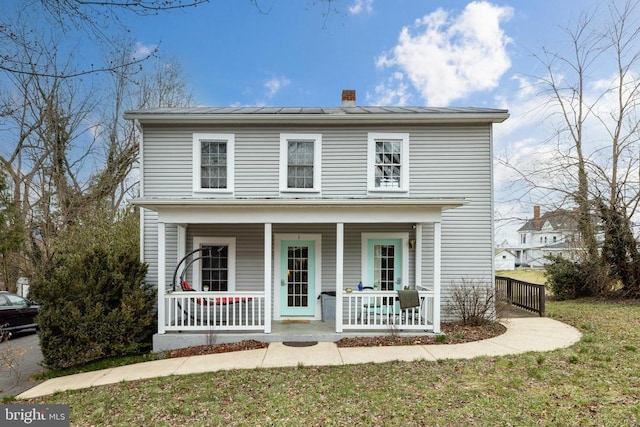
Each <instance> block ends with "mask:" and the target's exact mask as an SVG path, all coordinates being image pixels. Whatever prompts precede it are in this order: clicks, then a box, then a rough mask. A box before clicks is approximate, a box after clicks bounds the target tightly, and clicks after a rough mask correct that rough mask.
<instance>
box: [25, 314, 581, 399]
mask: <svg viewBox="0 0 640 427" xmlns="http://www.w3.org/2000/svg"><path fill="white" fill-rule="evenodd" d="M502 323H503V324H504V325H505V326H506V327H507V332H505V333H504V334H502V335H500V336H497V337H494V338H490V339H487V340H483V341H476V342H470V343H466V344H451V345H449V344H433V345H412V346H393V347H349V348H338V347H337V346H336V344H335V343H333V342H319V343H317V344H315V345H313V346H309V347H290V346H286V345H284V344H282V343H271V344H269V347H268V348H264V349H260V350H247V351H240V352H235V353H221V354H209V355H203V356H192V357H180V358H173V359H163V360H154V361H151V362H144V363H138V364H135V365H128V366H122V367H117V368H111V369H104V370H101V371H95V372H87V373H82V374H76V375H69V376H66V377H59V378H54V379H51V380H48V381H45V382H44V383H42V384H39V385H37V386H35V387H34V388H32V389H30V390H27V391H25V392H24V393H22V394H20V395H18V396H17V399H30V398H34V397H38V396H44V395H48V394H53V393H55V392H57V391H64V390H76V389H82V388H89V387H94V386H100V385H105V384H114V383H118V382H121V381H133V380H141V379H146V378H154V377H164V376H169V375H186V374H194V373H201V372H213V371H221V370H230V369H253V368H260V367H263V368H272V367H287V366H298V365H304V366H327V365H348V364H358V363H370V362H373V363H384V362H390V361H394V360H401V361H413V360H430V361H436V360H439V359H470V358H474V357H478V356H503V355H508V354H518V353H525V352H529V351H550V350H555V349H558V348H563V347H569V346H571V345H572V344H574V343H576V342H577V341H579V340H580V337H581V334H580V332H579V331H578V330H577V329H575V328H573V327H571V326H568V325H566V324H564V323H561V322H558V321H556V320H553V319H548V318H546V317H536V318H532V317H529V318H510V319H505V320H503V322H502Z"/></svg>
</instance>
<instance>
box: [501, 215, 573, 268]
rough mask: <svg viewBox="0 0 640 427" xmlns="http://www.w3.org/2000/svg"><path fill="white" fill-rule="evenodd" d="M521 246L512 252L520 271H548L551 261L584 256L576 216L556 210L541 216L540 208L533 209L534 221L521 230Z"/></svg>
mask: <svg viewBox="0 0 640 427" xmlns="http://www.w3.org/2000/svg"><path fill="white" fill-rule="evenodd" d="M517 232H518V237H519V244H518V245H516V246H514V247H513V248H510V250H511V251H512V252H513V253H514V254H515V257H516V260H515V263H516V267H525V268H544V266H545V264H547V263H548V262H549V260H548V259H547V257H549V256H560V257H563V258H567V259H576V258H577V257H578V255H579V254H580V253H581V249H580V248H579V247H578V246H577V242H578V241H579V232H578V223H577V221H576V219H575V213H574V212H572V211H568V210H563V209H559V210H555V211H551V212H545V213H544V214H542V215H540V206H534V207H533V218H532V219H530V220H528V221H527V222H526V223H525V224H524V225H523V226H522V227H520V228H519V229H518V231H517Z"/></svg>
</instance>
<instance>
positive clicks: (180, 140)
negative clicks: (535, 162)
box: [125, 91, 508, 349]
mask: <svg viewBox="0 0 640 427" xmlns="http://www.w3.org/2000/svg"><path fill="white" fill-rule="evenodd" d="M507 117H508V113H507V111H506V110H497V109H484V108H426V107H357V106H356V105H355V91H344V92H343V104H342V106H341V107H337V108H268V107H256V108H246V107H242V108H236V107H228V108H204V107H202V108H170V109H149V110H136V111H128V112H127V113H126V114H125V118H127V119H131V120H135V121H136V122H137V124H138V126H139V128H140V129H141V132H142V143H141V147H140V170H141V196H140V198H139V199H136V200H134V201H133V203H134V204H135V205H136V206H139V207H141V221H142V224H141V258H142V260H143V261H145V262H147V263H148V264H149V271H148V275H147V280H148V281H149V282H152V283H157V284H158V334H156V336H155V337H154V347H155V348H156V349H161V348H170V347H179V346H184V345H186V344H185V343H186V340H191V341H190V344H194V343H196V342H198V340H199V342H200V343H201V344H204V343H206V342H207V339H211V333H212V332H215V333H216V339H218V341H219V342H221V341H222V340H223V339H225V337H224V335H225V334H231V333H232V332H234V331H241V332H242V334H243V335H242V336H243V337H245V338H246V337H248V336H250V334H251V333H254V334H265V335H262V337H267V338H268V336H269V335H268V334H271V333H272V332H273V328H274V327H275V326H277V327H278V328H281V327H282V326H283V325H287V324H289V323H304V322H307V321H309V322H311V323H310V325H313V324H314V323H313V321H318V320H320V319H321V318H322V311H323V310H322V307H321V302H322V301H325V296H326V302H327V304H328V303H329V302H335V314H333V313H332V314H331V315H330V316H331V318H330V319H325V320H328V321H330V322H331V325H332V326H331V328H332V329H333V333H334V334H342V333H347V332H349V333H354V332H358V331H381V332H385V333H386V332H388V331H389V328H390V327H391V326H390V325H391V324H393V327H394V329H397V330H415V331H425V330H427V331H433V332H439V330H440V321H441V318H443V317H444V318H447V317H451V315H450V314H449V313H447V312H446V311H444V312H443V310H444V307H445V304H443V301H446V300H447V298H448V296H449V289H450V287H451V285H452V283H455V282H460V281H461V279H463V278H466V277H473V278H474V279H478V280H482V281H485V282H486V283H487V284H489V285H492V283H493V275H494V270H493V258H492V257H493V226H492V212H493V199H492V124H493V123H500V122H502V121H504V120H505V119H507ZM192 251H195V253H194V254H193V255H191V257H192V258H194V259H193V260H192V261H189V254H190V252H192ZM185 256H186V258H187V261H185V262H184V263H182V264H181V265H180V266H179V268H178V277H179V276H180V275H182V273H183V271H184V275H185V277H186V281H187V282H189V284H190V286H192V287H193V288H194V289H195V290H196V292H183V291H182V289H181V287H180V283H177V286H175V284H174V283H173V282H174V280H173V276H174V271H175V270H176V266H177V265H178V264H179V262H180V260H182V259H184V258H185ZM185 266H186V270H185ZM177 282H180V280H179V279H178V280H177ZM359 284H362V285H363V287H364V290H362V291H360V290H359V289H358V285H359ZM369 287H370V288H373V289H369ZM403 289H416V290H418V291H419V297H420V304H419V306H418V307H414V308H413V309H408V310H407V309H405V310H401V309H400V308H399V305H398V302H397V299H399V298H400V293H398V292H397V291H398V290H403ZM327 292H335V294H336V296H335V300H333V301H330V300H329V296H328V295H329V294H327ZM394 301H396V302H395V303H394ZM441 306H442V307H443V308H442V309H441ZM296 326H297V327H300V325H296ZM309 327H311V326H309ZM185 331H191V332H193V333H192V334H177V333H174V332H185ZM194 337H197V338H194Z"/></svg>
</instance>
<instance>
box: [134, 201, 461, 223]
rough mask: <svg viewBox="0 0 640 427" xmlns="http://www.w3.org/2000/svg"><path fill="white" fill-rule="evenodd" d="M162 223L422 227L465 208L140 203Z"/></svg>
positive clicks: (442, 204) (441, 204)
mask: <svg viewBox="0 0 640 427" xmlns="http://www.w3.org/2000/svg"><path fill="white" fill-rule="evenodd" d="M131 203H132V204H134V205H135V206H140V207H144V208H148V209H151V210H153V211H156V212H158V217H159V218H158V219H159V220H160V221H162V222H165V223H192V224H193V223H203V224H205V223H227V224H240V223H274V224H277V223H337V222H342V223H379V222H387V223H407V222H416V223H427V222H440V218H441V216H442V211H444V210H447V209H453V208H456V207H459V206H462V205H465V204H466V203H468V201H467V200H465V199H455V198H407V199H400V198H367V199H204V198H203V199H167V198H162V199H158V198H139V199H135V200H133V201H132V202H131Z"/></svg>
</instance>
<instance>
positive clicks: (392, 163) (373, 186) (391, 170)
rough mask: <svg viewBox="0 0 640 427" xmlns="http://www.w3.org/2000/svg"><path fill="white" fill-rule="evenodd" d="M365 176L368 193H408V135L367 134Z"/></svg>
mask: <svg viewBox="0 0 640 427" xmlns="http://www.w3.org/2000/svg"><path fill="white" fill-rule="evenodd" d="M367 175H368V177H367V182H368V188H369V191H370V192H376V191H382V192H407V191H409V134H408V133H369V135H368V172H367Z"/></svg>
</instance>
